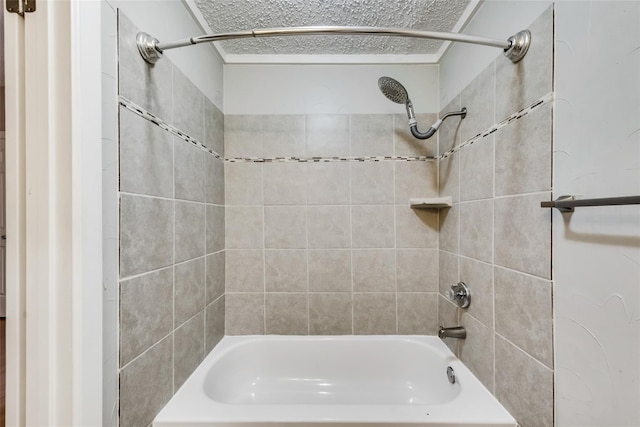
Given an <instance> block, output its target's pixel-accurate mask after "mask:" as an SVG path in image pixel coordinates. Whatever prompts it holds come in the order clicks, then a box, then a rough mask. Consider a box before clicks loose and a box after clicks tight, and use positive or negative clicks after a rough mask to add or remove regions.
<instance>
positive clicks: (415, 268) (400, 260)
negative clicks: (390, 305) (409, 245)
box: [396, 249, 439, 292]
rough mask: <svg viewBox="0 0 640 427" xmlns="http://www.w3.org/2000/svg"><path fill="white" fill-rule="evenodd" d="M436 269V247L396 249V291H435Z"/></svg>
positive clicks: (437, 266)
mask: <svg viewBox="0 0 640 427" xmlns="http://www.w3.org/2000/svg"><path fill="white" fill-rule="evenodd" d="M438 269H439V264H438V250H437V249H397V250H396V277H397V281H398V292H437V291H438Z"/></svg>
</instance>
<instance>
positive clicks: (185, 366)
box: [173, 311, 204, 390]
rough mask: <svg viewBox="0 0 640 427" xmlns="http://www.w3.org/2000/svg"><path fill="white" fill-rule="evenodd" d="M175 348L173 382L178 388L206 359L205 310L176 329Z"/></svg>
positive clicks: (175, 387)
mask: <svg viewBox="0 0 640 427" xmlns="http://www.w3.org/2000/svg"><path fill="white" fill-rule="evenodd" d="M173 348H174V357H173V384H174V389H175V390H177V389H178V388H180V387H181V386H182V384H184V382H185V381H186V380H187V378H189V375H191V373H192V372H193V371H195V370H196V368H197V367H198V365H199V364H200V362H202V360H203V359H204V312H203V311H200V312H199V313H198V314H197V315H196V316H194V317H192V318H191V319H189V321H187V322H185V323H184V324H183V325H182V326H180V327H179V328H178V329H176V331H175V333H174V342H173Z"/></svg>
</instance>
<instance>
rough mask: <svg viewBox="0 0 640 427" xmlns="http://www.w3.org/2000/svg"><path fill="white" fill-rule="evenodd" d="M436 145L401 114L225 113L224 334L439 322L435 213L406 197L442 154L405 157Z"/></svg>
mask: <svg viewBox="0 0 640 427" xmlns="http://www.w3.org/2000/svg"><path fill="white" fill-rule="evenodd" d="M435 118H436V117H435V115H434V114H431V115H429V114H425V115H422V116H420V117H419V123H420V124H421V126H422V127H426V126H428V125H430V124H431V123H432V122H433V121H435ZM436 149H437V140H436V139H435V138H434V139H431V140H427V141H417V140H415V139H414V138H413V137H411V136H410V135H409V134H408V129H407V119H406V116H403V115H392V114H390V115H384V114H377V115H366V114H365V115H346V114H345V115H320V114H318V115H248V116H241V115H226V116H225V153H226V157H227V159H228V161H227V162H226V163H225V183H226V186H225V194H226V196H225V200H226V248H227V249H226V316H227V318H226V331H227V334H230V335H235V334H264V333H266V334H302V335H306V334H433V333H435V332H436V328H437V300H438V294H437V292H438V250H437V248H438V213H437V211H436V210H413V209H411V208H410V207H409V199H410V198H412V197H433V196H437V194H438V188H437V168H438V165H437V162H435V161H424V160H422V161H407V160H406V157H413V156H432V155H434V154H436ZM365 156H372V157H376V158H375V159H371V158H364V157H365ZM385 156H388V157H392V158H391V159H382V160H380V159H379V157H385ZM394 156H395V157H394ZM279 157H295V159H289V160H287V161H281V159H278V158H279ZM246 158H253V160H247V159H246ZM311 158H315V159H311ZM341 158H342V159H341ZM234 159H238V161H237V162H234V161H233V160H234ZM314 160H315V161H314ZM322 160H324V161H322ZM328 160H331V161H328Z"/></svg>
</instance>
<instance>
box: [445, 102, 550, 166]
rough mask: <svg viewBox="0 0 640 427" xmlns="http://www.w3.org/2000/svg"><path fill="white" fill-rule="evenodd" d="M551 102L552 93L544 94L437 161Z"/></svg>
mask: <svg viewBox="0 0 640 427" xmlns="http://www.w3.org/2000/svg"><path fill="white" fill-rule="evenodd" d="M551 101H553V92H550V93H548V94H546V95H545V96H543V97H542V98H540V99H538V100H537V101H536V102H534V103H533V104H531V105H529V106H528V107H525V108H523V109H522V110H520V111H518V112H515V113H513V114H512V115H510V116H509V117H507V118H506V119H504V120H502V121H501V122H500V123H497V124H495V125H493V126H491V127H490V128H489V129H487V130H485V131H483V132H480V133H479V134H477V135H476V136H474V137H472V138H469V139H467V140H466V141H465V142H463V143H461V144H460V145H458V146H456V147H453V148H452V149H451V150H449V151H445V152H444V153H442V154H441V155H440V156H438V160H443V159H446V158H447V157H450V156H451V155H452V154H455V153H457V152H458V151H460V150H462V149H463V148H464V147H467V146H469V145H471V144H474V143H476V142H478V141H480V140H481V139H483V138H485V137H487V136H489V135H491V134H492V133H494V132H496V131H497V130H498V129H501V128H503V127H505V126H507V125H509V124H511V123H513V122H515V121H516V120H518V119H521V118H522V117H524V116H526V115H527V114H529V113H530V112H531V111H533V109H534V108H537V107H540V106H542V105H546V104H548V103H550V102H551Z"/></svg>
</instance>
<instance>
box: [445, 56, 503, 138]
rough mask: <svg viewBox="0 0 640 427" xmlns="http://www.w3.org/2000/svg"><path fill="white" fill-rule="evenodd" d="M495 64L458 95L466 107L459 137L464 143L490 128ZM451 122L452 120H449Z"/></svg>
mask: <svg viewBox="0 0 640 427" xmlns="http://www.w3.org/2000/svg"><path fill="white" fill-rule="evenodd" d="M494 99H495V63H493V62H492V63H491V64H489V66H488V67H487V68H485V69H484V70H483V71H482V72H480V74H478V76H477V77H476V78H475V79H473V81H472V82H471V83H469V85H468V86H467V87H466V88H464V89H463V90H462V92H461V93H460V103H461V104H462V106H463V107H467V116H466V117H465V118H464V119H462V122H461V125H460V127H461V132H460V137H461V140H462V141H466V140H468V139H470V138H473V137H474V136H477V135H479V134H480V133H481V132H482V131H484V130H486V129H487V128H489V127H491V126H492V125H493V124H494V123H496V122H495V120H494V111H493V109H494ZM449 120H453V119H449Z"/></svg>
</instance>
